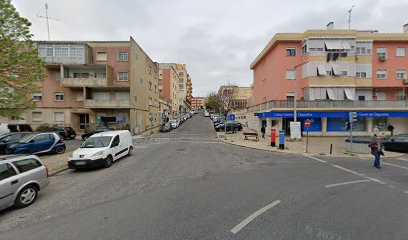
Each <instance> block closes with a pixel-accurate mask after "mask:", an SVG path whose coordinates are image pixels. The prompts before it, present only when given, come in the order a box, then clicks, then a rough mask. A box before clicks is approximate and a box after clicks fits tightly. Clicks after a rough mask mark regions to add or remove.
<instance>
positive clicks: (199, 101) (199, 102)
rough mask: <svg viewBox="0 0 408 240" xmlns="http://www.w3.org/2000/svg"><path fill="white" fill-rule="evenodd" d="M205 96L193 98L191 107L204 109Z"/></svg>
mask: <svg viewBox="0 0 408 240" xmlns="http://www.w3.org/2000/svg"><path fill="white" fill-rule="evenodd" d="M204 108H205V97H193V98H192V99H191V109H204Z"/></svg>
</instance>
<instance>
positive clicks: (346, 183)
mask: <svg viewBox="0 0 408 240" xmlns="http://www.w3.org/2000/svg"><path fill="white" fill-rule="evenodd" d="M364 182H371V180H368V179H367V180H358V181H350V182H342V183H335V184H329V185H326V186H325V187H326V188H332V187H338V186H343V185H349V184H356V183H364Z"/></svg>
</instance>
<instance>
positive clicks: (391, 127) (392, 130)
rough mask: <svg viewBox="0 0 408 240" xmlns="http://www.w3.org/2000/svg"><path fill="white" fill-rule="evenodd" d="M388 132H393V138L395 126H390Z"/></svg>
mask: <svg viewBox="0 0 408 240" xmlns="http://www.w3.org/2000/svg"><path fill="white" fill-rule="evenodd" d="M387 130H388V131H390V132H391V136H394V126H392V125H391V124H390V125H388V127H387Z"/></svg>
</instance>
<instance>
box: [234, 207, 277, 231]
mask: <svg viewBox="0 0 408 240" xmlns="http://www.w3.org/2000/svg"><path fill="white" fill-rule="evenodd" d="M279 203H281V201H280V200H276V201H275V202H273V203H271V204H268V205H266V206H265V207H263V208H261V209H259V210H258V211H256V212H254V213H253V214H251V215H250V216H249V217H247V218H246V219H244V220H243V221H242V222H240V223H239V224H238V225H236V226H235V227H234V228H233V229H231V232H232V233H233V234H236V233H237V232H239V231H241V229H242V228H244V227H245V226H246V225H248V223H250V222H251V221H252V220H254V219H255V218H256V217H258V216H259V215H261V214H262V213H264V212H266V211H268V210H269V209H271V208H273V207H275V206H276V205H278V204H279Z"/></svg>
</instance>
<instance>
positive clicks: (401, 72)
mask: <svg viewBox="0 0 408 240" xmlns="http://www.w3.org/2000/svg"><path fill="white" fill-rule="evenodd" d="M405 74H406V72H405V70H397V72H396V75H397V76H396V78H397V79H400V80H401V79H405Z"/></svg>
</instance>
